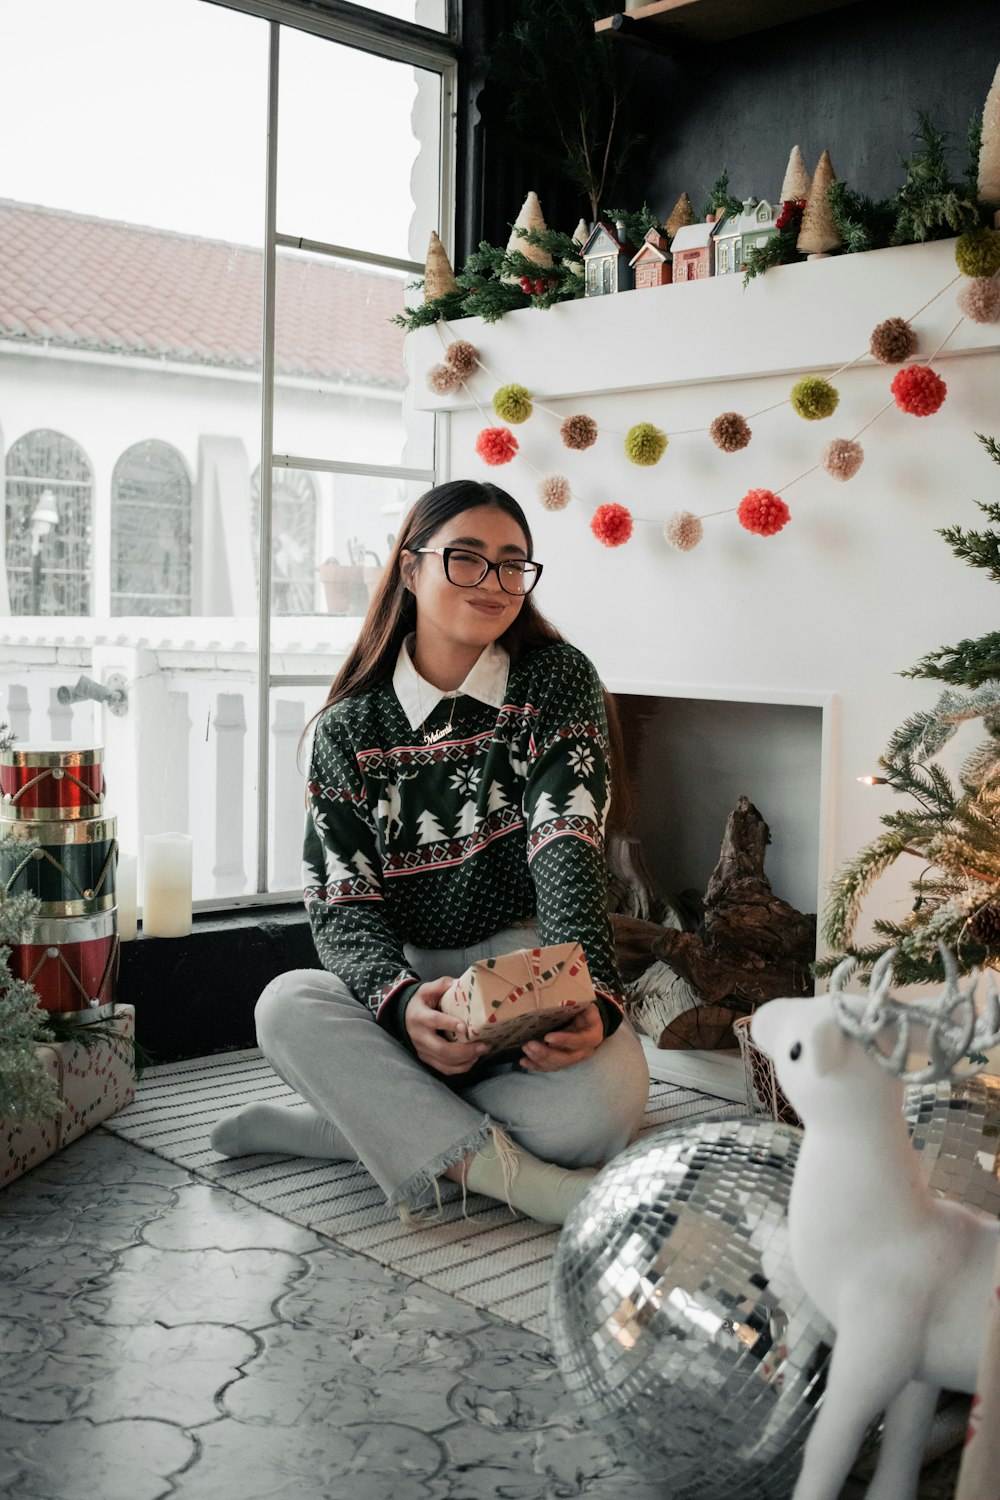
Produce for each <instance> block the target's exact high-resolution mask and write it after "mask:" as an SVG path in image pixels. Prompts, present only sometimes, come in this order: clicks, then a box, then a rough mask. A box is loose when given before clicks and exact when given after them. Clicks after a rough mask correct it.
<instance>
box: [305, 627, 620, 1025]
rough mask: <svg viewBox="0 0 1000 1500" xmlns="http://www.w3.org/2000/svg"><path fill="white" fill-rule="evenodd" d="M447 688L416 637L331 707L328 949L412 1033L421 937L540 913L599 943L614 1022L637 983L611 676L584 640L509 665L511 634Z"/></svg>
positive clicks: (317, 914) (487, 928)
mask: <svg viewBox="0 0 1000 1500" xmlns="http://www.w3.org/2000/svg"><path fill="white" fill-rule="evenodd" d="M474 693H478V696H473V694H474ZM400 694H401V695H402V698H403V700H404V702H405V704H406V707H404V702H401V701H400ZM442 699H443V695H442V694H441V692H440V691H439V690H438V689H436V688H434V687H433V686H432V685H430V684H428V683H426V682H425V680H424V679H423V678H420V677H418V676H417V673H416V669H415V668H414V667H413V664H412V661H411V660H410V658H409V655H408V654H407V653H406V647H405V646H404V648H403V650H402V651H401V652H400V660H399V664H398V665H397V669H396V672H395V674H394V678H393V680H392V681H387V682H385V683H383V684H380V685H379V686H378V687H375V688H372V689H370V690H369V691H368V692H365V693H361V694H359V695H357V696H356V697H352V698H348V699H344V700H342V701H341V702H340V703H336V704H334V705H333V706H332V707H331V708H328V709H326V710H325V712H324V713H323V714H322V715H321V716H320V718H319V719H318V720H317V723H316V732H315V737H314V740H313V750H312V758H311V764H310V772H309V809H310V816H309V818H308V820H307V829H306V840H305V850H304V870H303V884H304V887H305V891H304V895H305V904H306V909H307V911H308V913H309V919H310V923H311V926H312V932H313V938H314V940H315V943H316V950H317V953H318V954H319V957H320V960H321V962H322V963H323V965H324V967H325V968H326V969H328V970H329V971H330V972H331V973H333V974H336V975H338V976H339V977H340V978H341V979H342V980H343V981H344V983H345V984H347V986H348V987H349V989H350V990H351V991H352V993H353V994H354V995H356V996H357V998H358V999H359V1000H360V1001H362V1002H363V1003H364V1004H366V1005H367V1006H368V1007H369V1008H370V1009H371V1011H372V1013H373V1014H374V1016H375V1018H376V1019H377V1020H378V1021H379V1022H380V1024H381V1025H383V1026H385V1027H386V1028H387V1029H389V1030H390V1031H392V1032H393V1033H394V1034H396V1035H397V1036H400V1037H401V1038H402V1039H404V1040H405V1035H406V1034H405V1029H404V1026H403V1011H404V1009H405V1005H406V1002H407V1000H408V999H409V997H410V995H411V994H412V993H413V991H414V989H415V988H416V987H417V985H418V984H419V983H420V980H419V977H418V976H417V975H416V974H415V973H414V971H413V970H412V969H411V968H410V967H409V965H408V964H407V963H406V960H405V957H404V955H403V944H404V943H405V942H408V943H412V944H413V945H414V946H416V947H420V948H465V947H469V946H471V945H472V944H473V943H477V942H481V941H482V940H483V939H485V938H487V937H491V936H492V935H493V934H494V933H496V932H499V931H501V930H502V929H503V928H505V927H510V926H512V925H513V924H515V923H517V922H521V921H524V920H526V919H530V918H537V925H538V929H539V933H540V936H541V941H542V942H543V943H546V944H547V943H564V942H571V941H575V942H579V943H581V944H582V945H583V950H584V953H585V954H586V957H587V963H588V966H589V968H590V973H591V977H592V979H593V982H594V988H595V990H596V992H597V996H598V1005H599V1008H600V1010H601V1013H602V1016H603V1020H604V1029H605V1034H606V1035H609V1034H610V1033H611V1032H612V1031H614V1030H615V1028H616V1027H617V1026H618V1024H619V1022H620V1020H621V1017H622V1013H623V1012H622V1000H621V996H622V981H621V976H620V974H619V972H618V966H617V962H616V959H615V952H614V943H613V938H612V931H611V921H610V917H609V915H608V877H607V868H606V865H605V861H604V823H605V818H606V814H607V809H608V803H609V800H610V794H609V785H608V732H607V720H606V717H605V711H604V700H603V697H602V693H601V685H600V681H599V679H598V676H597V673H596V671H595V670H594V667H593V665H592V664H591V662H590V661H589V660H588V658H587V657H586V656H584V655H583V653H582V652H581V651H578V650H577V649H576V648H575V647H574V646H569V645H552V646H545V647H542V648H540V649H538V650H536V651H533V652H530V653H529V654H528V655H526V656H525V657H523V658H522V659H521V660H520V661H519V662H518V664H517V665H516V666H515V667H513V668H510V669H509V671H508V659H507V656H506V653H505V652H504V651H503V650H502V649H501V648H499V647H496V646H494V647H490V648H487V651H486V652H484V653H483V656H482V657H481V658H480V661H479V663H477V665H476V667H475V668H474V669H473V672H472V673H470V675H469V677H468V678H467V679H466V681H465V683H463V684H462V688H461V689H460V690H459V693H458V694H457V695H456V694H452V695H451V696H450V697H447V698H444V701H442ZM431 704H433V708H432V709H431V711H430V712H427V707H428V705H431ZM452 708H453V709H454V717H453V727H452V729H451V731H450V732H449V733H447V734H446V735H444V736H443V737H442V738H440V739H438V740H436V741H435V742H433V743H431V744H427V743H426V742H425V731H431V732H432V731H433V729H434V728H441V727H443V726H444V725H446V724H447V723H448V720H449V712H450V710H451V709H452ZM421 721H422V722H421Z"/></svg>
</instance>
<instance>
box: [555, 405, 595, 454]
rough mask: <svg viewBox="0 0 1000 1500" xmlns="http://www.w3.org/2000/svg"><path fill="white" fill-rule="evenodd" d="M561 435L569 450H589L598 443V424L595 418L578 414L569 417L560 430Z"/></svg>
mask: <svg viewBox="0 0 1000 1500" xmlns="http://www.w3.org/2000/svg"><path fill="white" fill-rule="evenodd" d="M559 435H560V437H561V438H562V440H563V442H564V443H565V444H566V447H567V448H589V447H590V446H591V445H592V444H593V443H596V441H597V423H596V422H595V421H594V419H593V417H587V416H584V415H583V413H582V412H581V413H578V415H577V416H575V417H567V418H566V420H565V422H564V423H563V424H562V426H561V427H560V429H559Z"/></svg>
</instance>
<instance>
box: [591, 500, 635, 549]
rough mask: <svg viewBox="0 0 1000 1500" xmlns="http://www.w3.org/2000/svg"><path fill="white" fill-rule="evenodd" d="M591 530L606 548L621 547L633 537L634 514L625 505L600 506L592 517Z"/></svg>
mask: <svg viewBox="0 0 1000 1500" xmlns="http://www.w3.org/2000/svg"><path fill="white" fill-rule="evenodd" d="M590 529H591V531H592V532H593V533H594V535H595V536H596V538H597V540H598V541H599V542H603V543H604V545H605V547H620V546H621V545H622V543H623V542H627V541H628V539H629V537H630V536H631V535H632V512H631V511H629V510H626V508H625V506H624V505H615V504H614V503H612V504H610V505H599V506H598V507H597V509H596V510H595V511H594V514H593V516H592V517H591V520H590Z"/></svg>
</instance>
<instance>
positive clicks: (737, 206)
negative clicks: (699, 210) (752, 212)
mask: <svg viewBox="0 0 1000 1500" xmlns="http://www.w3.org/2000/svg"><path fill="white" fill-rule="evenodd" d="M742 212H743V204H742V203H741V202H740V200H739V198H737V197H736V196H735V195H734V194H733V193H731V192H730V191H729V168H728V167H723V169H722V171H721V172H720V173H719V175H718V177H717V178H716V179H715V181H714V182H713V183H712V186H711V187H710V188H709V190H708V202H707V203H706V204H705V211H704V213H703V214H702V216H701V217H702V218H703V219H707V218H708V216H709V214H715V215H716V216H718V215H719V214H722V213H725V214H741V213H742Z"/></svg>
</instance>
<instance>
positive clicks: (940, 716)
mask: <svg viewBox="0 0 1000 1500" xmlns="http://www.w3.org/2000/svg"><path fill="white" fill-rule="evenodd" d="M977 436H978V437H979V440H980V442H981V443H982V444H983V445H984V447H985V448H986V450H987V452H988V453H989V455H990V457H991V458H992V459H993V461H994V463H998V464H1000V444H998V443H997V441H996V439H994V438H991V437H984V436H982V434H977ZM977 504H978V505H979V508H980V510H982V511H983V512H984V514H985V515H986V517H987V518H988V520H989V521H990V522H991V523H992V524H991V525H990V526H989V527H988V528H987V529H986V530H985V531H972V530H965V529H963V528H962V527H960V526H950V527H946V528H944V529H943V530H942V531H941V532H940V535H941V536H943V537H944V539H945V541H946V542H947V543H948V544H949V546H950V547H951V549H952V551H953V552H954V554H955V556H956V557H958V558H960V559H962V561H964V562H966V563H968V564H969V565H970V566H972V567H975V568H984V569H985V570H986V573H987V575H988V576H989V577H990V578H992V579H993V581H994V582H995V583H1000V529H998V528H1000V504H996V503H994V504H990V503H984V502H982V501H977ZM903 676H905V677H923V678H928V679H930V680H932V681H938V682H942V683H944V684H945V687H944V691H943V692H942V693H941V696H940V698H939V699H938V701H937V703H936V704H935V706H934V707H933V708H932V709H928V710H925V711H923V712H921V713H917V714H914V715H913V716H912V717H911V718H909V719H907V720H906V722H905V723H904V724H901V725H900V727H899V728H898V729H897V730H896V732H895V734H894V735H893V736H892V739H891V740H890V741H889V745H888V747H887V749H886V751H885V754H884V755H883V756H882V757H881V759H880V761H879V766H880V769H881V772H882V774H881V775H880V776H877V777H873V778H871V779H872V781H873V782H875V783H880V784H883V785H888V786H890V787H892V789H893V791H896V792H899V793H901V794H903V796H904V797H905V798H906V805H905V806H904V807H903V808H901V809H900V810H899V811H896V812H890V813H886V814H885V815H884V816H883V818H882V823H883V826H884V829H885V831H884V832H883V833H881V834H880V835H879V836H878V838H876V839H874V840H873V841H872V843H870V844H869V845H868V846H867V847H866V848H865V849H862V850H861V852H860V854H858V855H857V856H856V857H855V858H854V859H852V860H850V861H849V862H848V863H847V864H846V865H845V866H844V867H843V868H842V869H841V870H840V872H839V873H838V874H837V876H835V878H834V880H833V881H832V883H831V886H830V889H829V892H828V903H827V909H826V912H825V914H824V925H823V937H824V939H825V940H826V942H827V943H828V944H829V946H830V947H831V949H833V950H834V952H833V953H832V954H831V955H830V956H829V957H828V958H826V959H824V960H823V961H822V962H821V963H820V964H818V965H817V972H819V973H820V974H829V973H831V972H832V970H833V969H834V968H835V967H836V965H837V964H838V963H839V962H840V960H841V959H842V958H844V957H845V956H847V955H848V954H849V955H851V956H853V957H855V958H856V959H857V960H858V961H859V963H860V965H861V967H862V969H863V970H864V969H870V967H871V965H872V964H873V963H874V962H875V961H876V959H878V958H879V957H880V956H881V955H882V954H883V953H884V952H885V951H886V950H887V949H888V948H891V947H895V948H896V949H897V957H896V960H895V966H894V967H895V974H896V979H897V981H898V982H899V983H900V984H916V983H922V982H928V981H940V980H942V979H943V978H944V971H943V968H942V965H941V958H940V954H939V953H938V950H937V945H938V943H944V944H946V945H947V946H948V947H949V948H951V949H953V950H954V952H955V954H956V957H957V960H958V964H959V968H960V970H961V971H962V972H963V973H967V972H968V971H969V970H970V969H971V968H973V967H976V966H980V965H988V966H990V967H993V968H1000V632H998V631H991V632H990V633H989V634H987V635H984V636H980V637H979V638H978V639H976V640H960V641H959V642H958V644H957V645H954V646H944V647H942V648H941V649H940V650H939V651H934V652H932V653H931V654H930V655H928V656H925V657H923V658H922V659H921V660H920V661H919V662H917V664H916V665H915V666H914V667H911V668H910V670H909V671H908V672H904V673H903ZM976 720H978V721H980V722H981V725H982V727H983V729H984V730H985V739H983V740H982V741H981V742H980V743H979V744H978V745H977V746H976V748H975V749H974V750H973V751H972V752H971V753H970V754H968V755H967V756H966V758H965V761H964V763H963V764H962V766H961V769H960V771H959V774H958V784H957V785H956V784H955V783H954V781H953V780H952V777H951V776H950V775H949V774H948V773H947V772H946V771H945V769H944V768H943V767H942V765H941V764H940V762H939V761H938V760H937V759H936V758H935V757H936V756H937V755H938V754H939V752H940V751H941V750H942V749H943V748H944V746H945V745H946V744H947V743H948V742H949V740H951V739H952V738H953V737H954V735H955V734H956V733H957V732H958V730H959V729H960V728H961V726H962V725H963V724H966V723H969V722H972V721H976ZM902 858H905V859H915V860H916V861H917V862H918V863H917V865H916V866H915V869H916V870H917V872H918V873H916V874H915V875H914V877H913V879H912V881H911V886H912V891H913V905H912V908H911V910H910V912H909V913H908V915H907V916H906V917H905V919H904V920H902V921H898V922H897V921H890V920H887V919H884V918H879V919H876V920H875V921H874V922H873V923H872V928H873V933H874V939H875V940H874V941H873V942H871V943H869V944H867V945H861V946H857V945H855V944H854V943H853V938H854V935H855V932H856V930H857V926H858V922H859V920H860V917H861V912H862V907H863V904H864V901H865V898H866V896H867V895H868V893H869V891H870V890H871V889H872V887H873V885H874V884H875V882H876V881H877V880H878V879H879V878H880V876H882V875H883V874H884V873H885V871H886V870H888V869H889V868H890V866H892V865H894V864H895V863H896V861H897V860H899V859H902Z"/></svg>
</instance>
